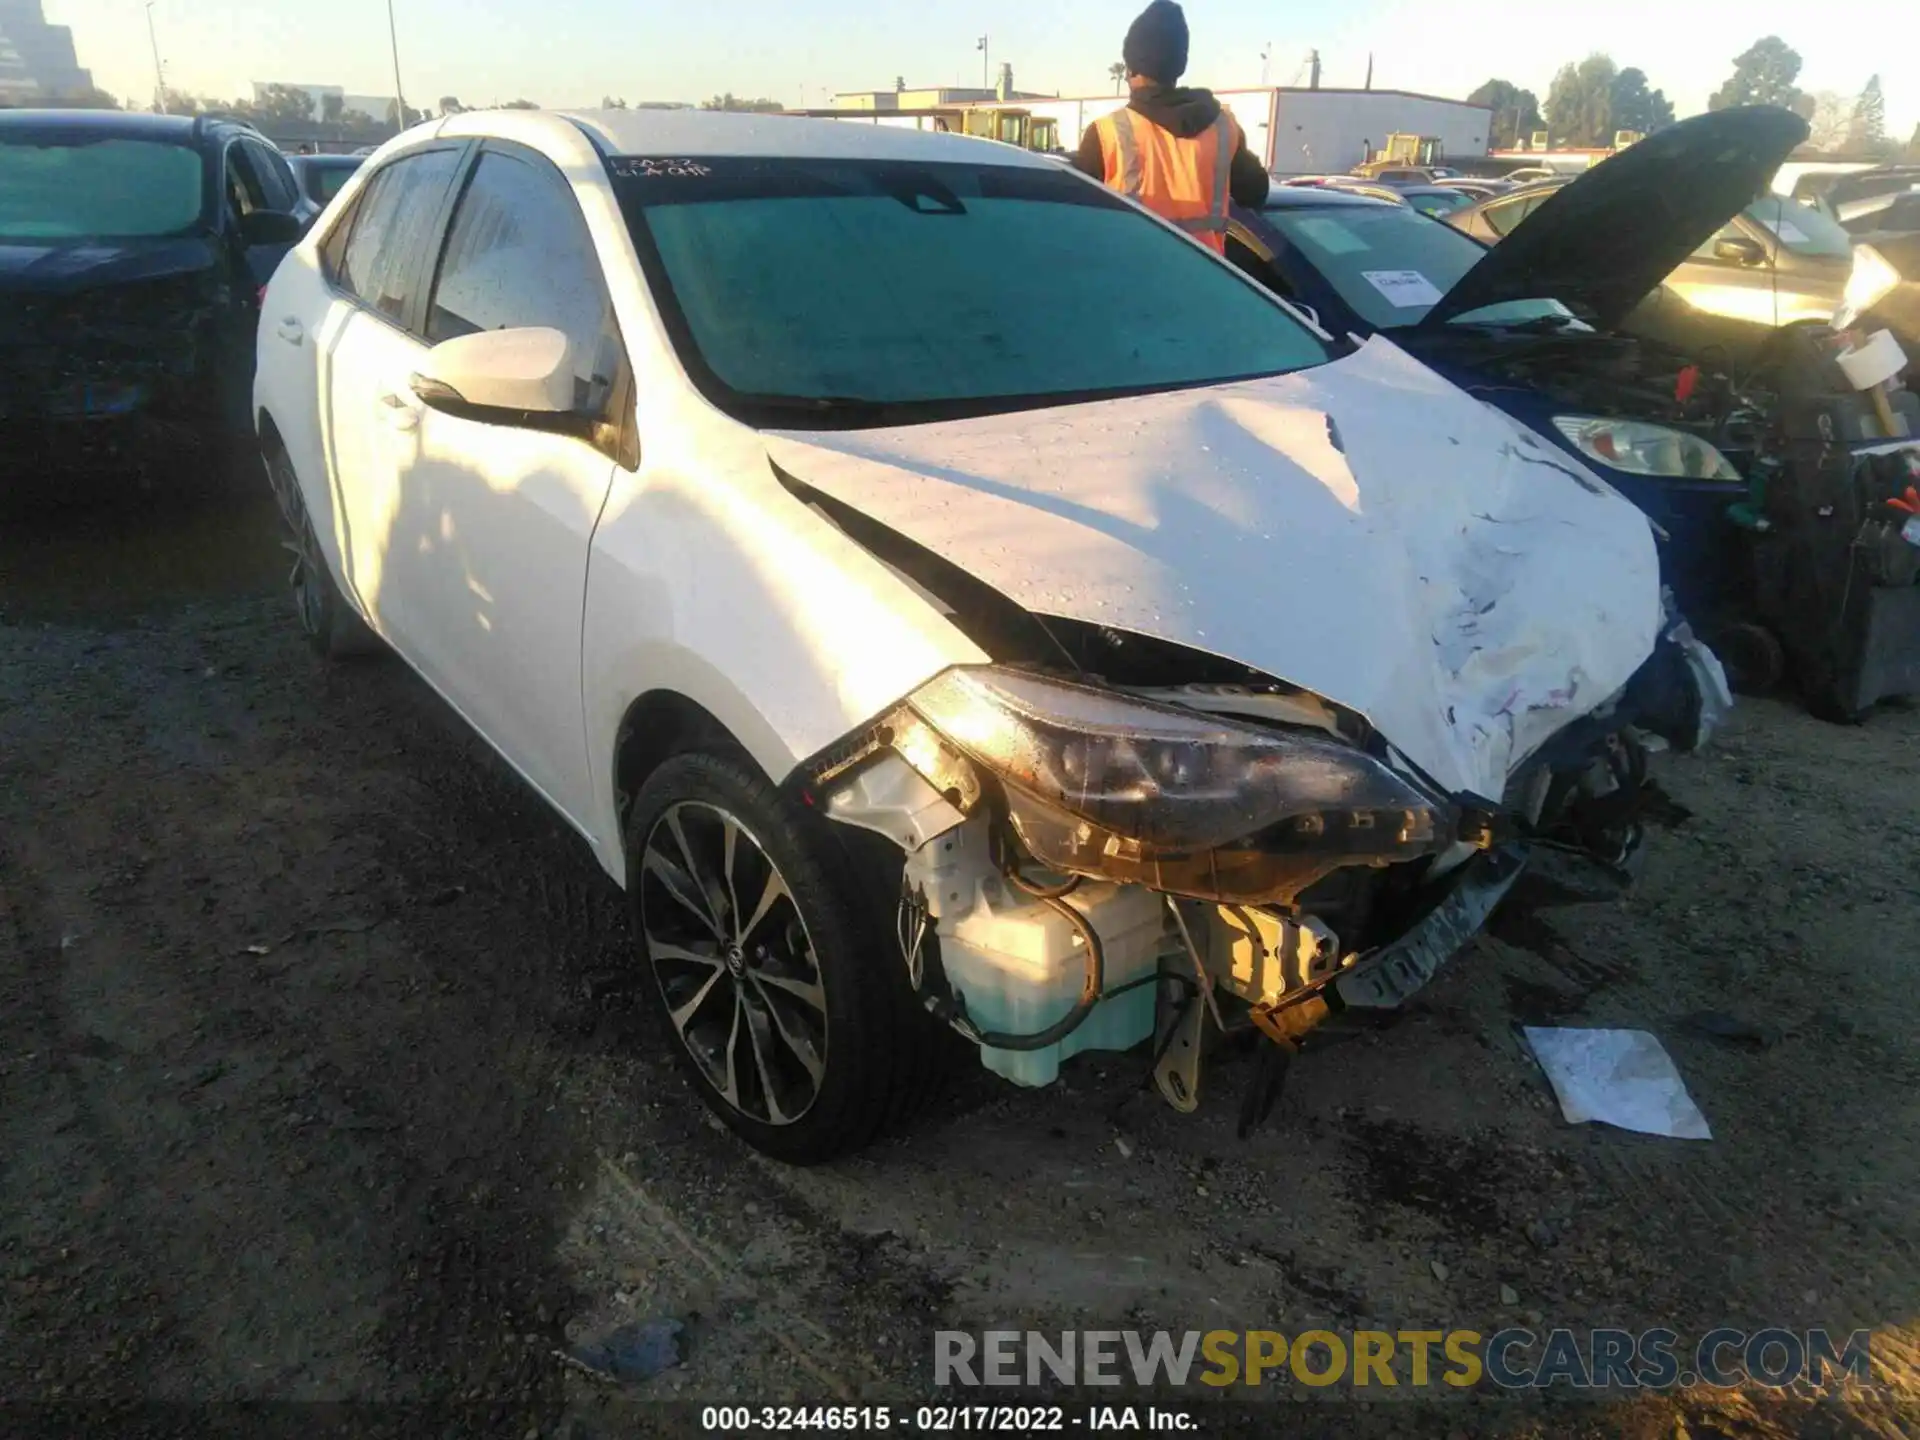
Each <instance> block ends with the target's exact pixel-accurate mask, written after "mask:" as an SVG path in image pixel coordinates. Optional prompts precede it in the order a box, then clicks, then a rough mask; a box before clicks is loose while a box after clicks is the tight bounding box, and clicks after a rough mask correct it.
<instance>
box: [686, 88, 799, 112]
mask: <svg viewBox="0 0 1920 1440" xmlns="http://www.w3.org/2000/svg"><path fill="white" fill-rule="evenodd" d="M700 108H701V109H702V110H736V111H741V112H744V113H746V114H750V115H774V114H778V113H779V112H780V111H782V110H784V109H786V108H787V107H786V106H784V105H782V104H781V103H780V102H779V101H778V100H743V99H741V98H740V97H739V96H737V95H735V94H734V93H733V92H732V91H731V90H729V91H727V93H726V94H724V95H716V96H714V97H713V98H712V99H711V100H702V101H701V102H700Z"/></svg>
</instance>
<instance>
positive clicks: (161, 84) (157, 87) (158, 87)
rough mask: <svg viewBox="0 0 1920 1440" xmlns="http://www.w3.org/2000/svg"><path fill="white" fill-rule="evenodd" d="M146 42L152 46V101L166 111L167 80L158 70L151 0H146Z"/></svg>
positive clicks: (158, 43) (163, 112) (157, 43)
mask: <svg viewBox="0 0 1920 1440" xmlns="http://www.w3.org/2000/svg"><path fill="white" fill-rule="evenodd" d="M147 43H148V44H149V45H151V46H153V103H154V104H155V105H156V106H158V107H159V109H160V113H161V114H162V115H164V114H166V113H167V81H166V76H165V75H163V74H162V73H161V70H160V37H159V36H158V35H157V34H156V33H155V32H154V28H153V0H147Z"/></svg>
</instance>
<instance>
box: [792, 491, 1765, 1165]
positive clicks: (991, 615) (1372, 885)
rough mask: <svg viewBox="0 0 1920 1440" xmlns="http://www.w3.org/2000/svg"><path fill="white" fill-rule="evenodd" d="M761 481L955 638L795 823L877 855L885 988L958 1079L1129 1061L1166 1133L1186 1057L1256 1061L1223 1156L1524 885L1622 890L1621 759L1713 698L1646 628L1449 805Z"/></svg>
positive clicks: (1354, 750) (1635, 844)
mask: <svg viewBox="0 0 1920 1440" xmlns="http://www.w3.org/2000/svg"><path fill="white" fill-rule="evenodd" d="M782 479H783V482H784V483H786V484H788V486H789V488H791V489H793V490H794V491H795V492H796V493H799V494H801V495H802V496H803V497H804V498H806V499H807V500H808V501H809V503H810V504H812V505H813V506H814V508H815V509H816V511H817V512H818V513H819V514H821V515H822V516H823V517H824V518H826V519H828V520H829V521H830V522H832V523H834V524H835V525H836V526H838V527H840V528H841V529H843V530H844V531H845V533H847V534H848V535H849V536H850V537H853V538H855V539H857V540H858V541H859V543H861V544H862V545H863V546H865V547H866V548H868V549H869V550H870V551H871V552H872V553H873V554H874V555H875V556H876V557H877V558H879V559H881V560H882V561H883V563H885V564H886V565H888V566H889V567H890V568H891V569H893V570H894V572H895V573H896V574H897V575H899V576H900V577H901V578H902V579H904V580H906V581H907V582H908V583H910V584H911V585H913V586H914V588H915V589H916V590H917V591H918V592H919V593H920V594H921V595H922V596H923V597H925V598H927V599H929V600H931V601H933V602H934V603H935V604H937V605H938V606H939V607H940V608H941V609H942V611H943V613H945V614H946V615H947V616H948V618H949V619H950V620H952V621H953V623H954V624H956V625H957V626H958V627H959V628H960V629H962V630H963V631H964V632H966V633H967V634H968V635H969V636H970V637H971V638H973V639H974V640H975V641H976V642H977V643H978V644H979V645H980V646H981V648H982V649H983V650H985V651H986V652H987V654H988V655H989V656H991V657H992V660H993V662H994V663H992V664H990V665H984V666H967V667H960V668H957V669H953V670H949V671H947V672H945V673H944V674H942V675H940V676H938V677H936V678H935V679H934V680H933V681H932V682H930V683H929V684H927V685H926V686H924V687H922V689H921V690H919V691H918V692H916V693H915V694H914V695H913V696H911V697H909V698H908V700H907V701H906V702H905V703H903V704H902V705H900V706H899V707H898V708H897V709H896V710H895V711H893V712H892V713H890V714H888V715H886V716H883V717H881V719H880V720H879V721H878V722H877V723H876V724H875V725H874V726H873V727H872V728H871V729H870V730H868V731H866V732H864V733H862V734H860V735H858V736H856V737H853V738H851V739H850V740H849V741H848V742H847V743H846V744H844V745H843V746H840V747H836V749H835V750H834V751H833V752H832V753H830V754H827V755H823V756H820V757H817V759H816V761H815V762H814V764H812V765H811V766H809V767H808V768H807V772H806V774H805V776H804V779H803V783H804V784H805V786H806V790H807V794H808V797H809V799H810V800H811V802H812V803H813V804H815V805H817V806H819V807H820V808H822V809H823V810H824V811H825V812H826V813H827V814H828V815H830V816H831V817H832V818H834V819H836V820H838V821H840V822H842V823H844V824H846V825H850V826H855V827H859V828H861V829H864V830H868V831H872V832H875V833H877V834H879V835H882V836H885V837H886V838H887V839H888V840H890V841H891V842H892V843H893V844H894V845H895V846H897V847H898V848H899V849H900V851H901V852H902V855H903V861H902V865H901V873H900V894H899V899H898V906H897V914H896V917H895V918H896V934H897V937H898V943H899V961H900V963H902V964H903V965H905V966H906V968H907V972H908V975H909V978H910V979H911V981H912V984H913V986H914V988H915V990H916V991H917V992H918V993H919V995H920V996H921V998H922V1000H923V1001H924V1003H925V1004H926V1006H927V1008H928V1009H929V1010H930V1011H932V1012H933V1013H934V1014H935V1015H937V1016H939V1017H940V1018H941V1019H942V1020H943V1021H945V1022H946V1023H947V1024H948V1025H950V1026H951V1027H952V1028H953V1029H954V1030H956V1031H958V1032H959V1033H960V1034H961V1035H962V1036H964V1037H966V1038H967V1039H968V1040H970V1041H972V1042H973V1043H974V1044H976V1045H977V1046H979V1048H980V1054H981V1059H982V1063H983V1064H985V1065H986V1067H987V1068H989V1069H991V1070H993V1071H995V1072H996V1073H998V1074H1000V1075H1002V1076H1004V1077H1006V1078H1008V1079H1010V1080H1013V1081H1014V1082H1016V1083H1019V1084H1024V1085H1045V1084H1049V1083H1051V1082H1052V1081H1053V1080H1054V1079H1055V1078H1056V1077H1057V1075H1058V1074H1059V1069H1060V1065H1061V1063H1062V1062H1063V1061H1064V1060H1066V1059H1067V1058H1069V1057H1070V1056H1072V1055H1074V1054H1076V1053H1079V1052H1081V1051H1084V1050H1108V1051H1118V1050H1129V1049H1132V1048H1134V1047H1136V1046H1141V1045H1144V1044H1146V1043H1147V1042H1148V1041H1152V1042H1153V1048H1152V1051H1151V1054H1152V1056H1153V1059H1152V1067H1153V1078H1154V1080H1155V1082H1156V1084H1157V1087H1158V1089H1159V1091H1160V1093H1161V1095H1162V1096H1163V1097H1164V1098H1165V1099H1166V1100H1167V1102H1168V1103H1169V1104H1171V1105H1173V1106H1174V1107H1175V1108H1177V1109H1180V1110H1184V1111H1190V1110H1192V1109H1194V1108H1195V1107H1196V1106H1197V1104H1198V1102H1199V1095H1200V1087H1201V1058H1202V1054H1203V1051H1204V1047H1205V1040H1206V1037H1207V1035H1208V1034H1210V1033H1211V1034H1215V1035H1218V1034H1225V1033H1229V1032H1244V1031H1246V1030H1248V1029H1249V1028H1251V1029H1252V1030H1253V1031H1254V1032H1256V1033H1257V1034H1258V1035H1259V1036H1260V1037H1263V1039H1264V1041H1265V1042H1266V1043H1264V1044H1263V1045H1262V1046H1261V1055H1262V1063H1261V1065H1260V1067H1259V1070H1258V1078H1257V1079H1256V1083H1255V1086H1254V1089H1253V1091H1251V1092H1250V1093H1249V1094H1248V1095H1247V1096H1246V1097H1245V1098H1244V1101H1243V1109H1242V1114H1241V1119H1242V1125H1243V1130H1244V1129H1246V1128H1250V1127H1251V1126H1252V1125H1253V1124H1256V1123H1258V1120H1259V1119H1260V1118H1261V1116H1262V1115H1263V1114H1264V1113H1265V1112H1266V1110H1267V1109H1268V1108H1270V1106H1271V1104H1272V1103H1273V1100H1274V1098H1275V1096H1276V1094H1277V1092H1278V1087H1279V1084H1280V1080H1281V1078H1282V1076H1283V1075H1284V1071H1285V1067H1286V1065H1287V1063H1288V1062H1289V1060H1290V1059H1291V1057H1292V1056H1293V1055H1294V1053H1295V1052H1296V1049H1297V1047H1298V1044H1299V1041H1300V1040H1301V1039H1302V1038H1303V1037H1304V1036H1306V1035H1307V1034H1309V1033H1310V1032H1312V1031H1313V1030H1314V1029H1315V1028H1316V1027H1317V1026H1319V1025H1320V1024H1321V1023H1322V1022H1323V1021H1325V1020H1326V1019H1327V1018H1328V1017H1329V1016H1330V1015H1332V1014H1334V1013H1335V1012H1337V1011H1341V1010H1360V1011H1365V1010H1382V1009H1392V1008H1395V1007H1397V1006H1399V1005H1400V1004H1401V1003H1402V1002H1404V1001H1405V999H1406V998H1407V997H1408V996H1410V995H1411V994H1413V993H1414V992H1415V991H1417V990H1418V989H1419V988H1420V987H1421V986H1423V985H1424V984H1425V983H1426V982H1427V981H1428V980H1429V979H1430V978H1431V977H1432V975H1433V974H1434V973H1435V971H1436V970H1437V969H1438V968H1439V966H1440V965H1441V964H1443V963H1445V962H1446V961H1447V960H1448V959H1449V958H1451V957H1452V956H1453V955H1454V954H1455V953H1457V952H1458V951H1459V950H1460V949H1462V948H1463V947H1464V946H1465V945H1466V944H1467V943H1468V942H1469V941H1470V940H1471V939H1472V937H1473V936H1474V935H1475V934H1476V933H1478V932H1479V930H1480V929H1481V928H1482V927H1483V926H1484V924H1485V923H1486V921H1487V919H1488V917H1489V916H1490V915H1491V913H1492V911H1493V909H1494V908H1495V906H1497V905H1498V904H1499V902H1500V901H1501V899H1502V898H1504V896H1505V895H1506V894H1507V892H1508V890H1509V889H1510V888H1511V886H1512V885H1513V884H1514V882H1515V881H1516V879H1517V878H1518V877H1519V875H1520V874H1521V872H1522V870H1523V868H1525V867H1526V865H1527V864H1528V863H1529V861H1530V860H1535V861H1538V862H1539V863H1541V864H1542V865H1543V866H1544V867H1546V868H1548V869H1551V870H1553V871H1554V872H1555V874H1556V877H1563V876H1567V875H1569V874H1571V875H1574V876H1576V877H1578V878H1576V879H1574V881H1573V886H1574V888H1575V889H1576V891H1580V890H1582V887H1583V886H1584V892H1585V893H1582V894H1581V895H1580V898H1599V896H1601V895H1611V894H1617V893H1619V890H1620V889H1621V888H1622V887H1624V885H1625V884H1626V883H1627V881H1628V880H1629V878H1630V877H1631V874H1632V873H1633V868H1634V865H1635V862H1636V860H1637V858H1638V855H1639V852H1640V848H1641V843H1642V840H1643V838H1644V826H1645V823H1646V819H1647V812H1648V810H1649V808H1650V807H1652V806H1657V805H1658V804H1659V803H1660V800H1661V797H1660V796H1659V794H1658V791H1657V790H1656V789H1655V788H1654V787H1653V786H1651V785H1650V784H1649V783H1648V779H1647V769H1646V750H1645V746H1644V743H1643V737H1642V732H1643V731H1645V732H1647V733H1655V734H1660V735H1661V736H1662V737H1663V738H1665V739H1666V740H1667V741H1668V743H1669V744H1671V745H1672V746H1673V747H1675V748H1677V749H1681V750H1690V749H1692V748H1695V747H1696V746H1697V745H1698V744H1700V743H1703V742H1704V740H1705V738H1706V736H1707V735H1708V734H1709V733H1710V732H1711V730H1712V728H1713V726H1714V725H1715V724H1716V723H1717V722H1718V720H1719V718H1720V716H1721V715H1722V713H1723V711H1724V706H1725V704H1726V703H1727V702H1728V699H1729V697H1727V696H1726V695H1725V692H1724V687H1723V684H1722V682H1721V680H1720V678H1719V674H1718V668H1717V665H1716V664H1715V663H1714V662H1713V661H1712V658H1711V656H1710V655H1709V654H1707V652H1706V651H1705V649H1704V647H1702V646H1700V645H1699V643H1698V642H1697V641H1695V640H1693V638H1692V636H1691V634H1690V632H1688V631H1687V629H1686V626H1685V624H1684V622H1681V621H1679V620H1678V618H1677V616H1675V615H1673V614H1671V613H1670V614H1669V617H1668V623H1667V626H1666V629H1665V632H1664V638H1663V639H1662V640H1661V642H1660V644H1659V645H1658V647H1657V648H1656V651H1655V653H1654V655H1653V656H1652V657H1650V658H1649V659H1648V661H1647V662H1646V664H1645V665H1644V666H1643V667H1642V669H1641V671H1640V673H1639V674H1637V675H1636V676H1635V677H1634V678H1633V680H1632V682H1631V683H1630V684H1629V685H1628V686H1627V687H1625V689H1624V690H1623V691H1622V692H1621V693H1620V694H1619V695H1618V696H1616V697H1615V698H1614V700H1613V701H1612V702H1611V703H1609V704H1607V705H1603V706H1601V707H1599V708H1598V709H1596V710H1595V711H1593V712H1592V713H1590V714H1588V715H1587V716H1585V717H1583V718H1582V719H1581V720H1579V721H1577V722H1575V723H1574V724H1573V725H1571V726H1569V727H1568V728H1567V729H1565V730H1563V731H1562V732H1561V733H1559V734H1558V735H1556V736H1555V737H1554V738H1553V739H1552V741H1551V742H1550V743H1548V744H1547V745H1546V746H1544V747H1542V748H1541V749H1540V750H1539V751H1538V752H1537V753H1536V754H1535V755H1533V756H1532V757H1530V758H1529V759H1528V760H1527V762H1526V763H1524V764H1523V765H1522V766H1521V767H1520V768H1519V769H1518V770H1517V771H1516V772H1515V773H1514V775H1513V776H1512V778H1511V782H1510V784H1509V786H1508V789H1507V792H1506V793H1505V794H1504V795H1502V796H1498V797H1483V796H1476V795H1469V794H1449V793H1447V791H1446V790H1445V788H1444V787H1442V786H1440V785H1438V784H1437V783H1435V782H1434V781H1433V780H1432V779H1431V778H1430V777H1429V776H1426V775H1424V774H1422V773H1421V772H1420V771H1419V769H1418V767H1416V766H1414V765H1413V764H1412V763H1411V762H1410V761H1409V760H1408V759H1407V757H1406V756H1404V755H1403V754H1401V753H1399V752H1398V751H1396V750H1395V749H1394V747H1393V746H1392V745H1391V744H1390V743H1388V741H1387V740H1386V739H1385V737H1383V736H1382V735H1380V734H1379V733H1377V732H1376V731H1375V730H1374V728H1373V727H1372V726H1371V725H1369V724H1368V722H1367V721H1366V719H1365V718H1364V717H1362V716H1359V715H1357V714H1354V713H1352V712H1351V711H1348V710H1346V709H1344V708H1342V707H1340V706H1337V705H1334V704H1332V703H1330V702H1328V701H1327V700H1325V699H1323V698H1321V697H1319V696H1317V695H1314V694H1312V693H1310V692H1307V691H1303V690H1301V689H1299V688H1297V687H1293V686H1290V685H1287V684H1285V683H1283V682H1280V681H1278V680H1276V679H1274V678H1272V677H1270V676H1265V675H1262V674H1259V673H1258V672H1255V671H1253V670H1250V669H1248V668H1247V667H1245V666H1241V665H1238V664H1235V663H1233V662H1230V661H1227V660H1224V659H1222V658H1220V657H1217V656H1211V655H1207V654H1205V653H1202V652H1199V651H1196V650H1192V649H1189V648H1187V647H1183V646H1181V645H1178V644H1174V643H1170V642H1168V641H1165V640H1161V639H1157V638H1154V637H1149V636H1143V635H1138V634H1134V633H1131V632H1127V631H1122V630H1118V629H1114V628H1111V627H1106V626H1099V625H1093V624H1088V623H1086V622H1084V621H1079V620H1072V619H1067V618H1064V617H1060V616H1050V615H1048V616H1043V615H1037V614H1034V613H1032V612H1030V611H1027V610H1025V609H1023V608H1022V607H1020V606H1018V605H1015V604H1014V603H1013V602H1011V601H1010V600H1008V599H1006V598H1005V597H1004V596H1002V595H1000V594H999V593H998V592H997V591H995V590H993V589H992V588H991V587H989V586H987V585H985V584H984V583H982V582H980V581H979V580H977V579H976V578H975V577H973V576H972V575H970V574H969V573H968V572H966V571H965V570H963V569H961V568H959V567H957V566H954V565H952V564H950V563H949V562H947V561H945V560H943V559H942V558H941V557H939V556H937V555H934V554H933V553H932V552H930V551H929V550H927V549H925V548H924V547H922V546H920V545H917V544H915V543H914V542H913V541H910V540H908V539H907V538H905V537H904V536H901V535H899V534H898V533H896V532H894V531H892V530H890V529H888V528H887V527H886V526H884V525H882V524H880V523H879V522H877V521H874V520H872V519H871V518H869V517H867V516H865V515H863V514H861V513H860V512H858V511H855V510H853V509H851V508H850V507H847V506H845V505H842V504H839V503H836V502H835V501H833V500H832V499H830V498H829V497H826V496H824V495H821V494H819V493H817V492H813V491H811V490H810V489H809V488H808V487H806V486H805V485H804V484H802V483H801V482H799V481H796V480H794V479H792V478H791V477H788V476H784V475H783V477H782Z"/></svg>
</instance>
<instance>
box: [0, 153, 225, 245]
mask: <svg viewBox="0 0 1920 1440" xmlns="http://www.w3.org/2000/svg"><path fill="white" fill-rule="evenodd" d="M201 199H202V190H201V173H200V156H199V153H198V152H197V151H195V150H191V149H189V148H187V147H186V146H184V145H174V144H169V143H166V142H164V141H153V140H129V139H126V138H125V137H123V136H111V137H96V136H91V135H88V136H72V135H62V134H60V133H59V132H58V131H53V130H49V131H45V132H39V131H32V130H29V131H25V132H21V131H16V130H11V129H9V130H6V131H4V132H0V240H6V241H16V242H17V241H47V240H52V241H62V240H132V239H143V238H147V237H155V236H163V235H180V234H184V233H186V232H188V231H190V230H192V229H194V228H195V227H196V225H197V224H198V223H199V220H200V210H201Z"/></svg>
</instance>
